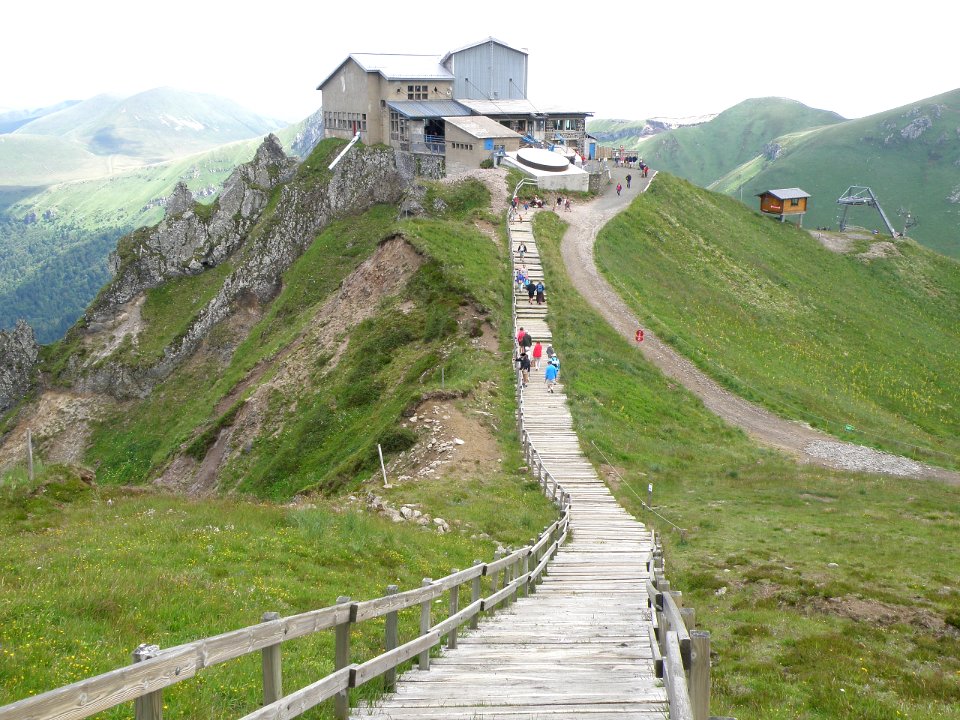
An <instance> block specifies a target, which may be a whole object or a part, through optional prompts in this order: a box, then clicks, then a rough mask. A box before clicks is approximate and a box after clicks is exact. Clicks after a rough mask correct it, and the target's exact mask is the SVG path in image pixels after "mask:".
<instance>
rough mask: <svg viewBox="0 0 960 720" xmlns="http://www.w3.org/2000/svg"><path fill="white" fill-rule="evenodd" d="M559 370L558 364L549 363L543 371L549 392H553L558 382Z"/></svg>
mask: <svg viewBox="0 0 960 720" xmlns="http://www.w3.org/2000/svg"><path fill="white" fill-rule="evenodd" d="M558 373H559V370H558V369H557V366H556V365H553V364H551V363H547V368H546V369H545V370H544V371H543V379H544V380H545V381H546V383H547V392H549V393H552V392H553V386H554V385H556V384H557V374H558Z"/></svg>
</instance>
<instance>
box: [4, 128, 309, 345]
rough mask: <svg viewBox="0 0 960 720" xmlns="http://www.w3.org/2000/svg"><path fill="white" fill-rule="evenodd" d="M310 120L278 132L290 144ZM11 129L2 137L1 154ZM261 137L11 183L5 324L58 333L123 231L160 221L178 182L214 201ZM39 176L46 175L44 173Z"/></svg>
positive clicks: (46, 335)
mask: <svg viewBox="0 0 960 720" xmlns="http://www.w3.org/2000/svg"><path fill="white" fill-rule="evenodd" d="M305 123H306V121H304V122H301V123H297V124H295V125H291V126H289V127H288V128H285V129H284V130H283V131H281V132H280V133H278V137H279V138H280V139H281V141H282V142H283V144H284V146H285V147H286V148H287V150H288V152H292V147H293V144H294V142H295V139H296V137H297V135H298V134H299V133H301V132H303V131H304V127H305ZM10 137H11V136H5V137H0V156H2V152H3V148H4V147H5V142H8V141H10ZM24 140H29V141H30V142H33V141H39V142H40V143H42V144H44V145H47V146H49V145H50V144H53V145H59V144H64V143H65V141H62V140H60V139H59V138H40V137H30V138H27V137H26V136H24V137H23V138H19V139H18V140H17V142H22V141H24ZM261 142H262V138H259V137H257V138H253V139H250V140H244V141H240V142H235V143H230V144H227V145H222V146H220V147H216V148H214V149H212V150H208V151H205V152H202V153H196V154H194V155H189V156H186V157H182V158H177V159H175V160H170V161H167V162H163V163H156V164H153V165H147V166H142V167H137V168H133V169H129V170H126V171H123V172H114V173H112V174H99V173H94V175H93V176H92V177H88V178H86V179H80V180H76V181H73V182H61V183H57V184H55V185H52V186H51V187H39V188H23V189H19V192H14V189H13V188H12V187H9V188H8V192H7V193H6V195H7V196H8V197H9V198H10V199H9V200H8V201H7V202H8V203H9V204H8V206H7V207H6V209H5V211H4V212H3V213H2V214H0V329H6V328H11V327H13V326H14V325H15V324H16V322H17V320H18V319H20V318H23V319H25V320H26V321H27V322H29V323H30V325H31V326H33V328H34V330H35V331H36V333H37V337H38V339H39V340H40V342H43V343H50V342H53V341H55V340H58V339H59V338H60V337H62V336H63V333H64V332H65V331H66V330H67V328H69V327H70V326H71V325H72V324H73V323H74V322H75V321H76V319H77V318H78V317H79V316H80V314H81V313H82V312H83V309H84V308H85V307H86V306H87V304H88V303H89V302H90V301H91V300H92V299H93V297H94V296H95V295H96V293H97V290H99V288H100V287H101V286H102V285H103V283H104V282H106V280H107V277H108V275H107V255H108V254H109V253H110V251H111V250H113V248H114V246H115V245H116V241H117V238H119V237H120V236H121V235H123V234H124V233H125V232H129V231H130V230H132V229H134V228H138V227H144V226H147V225H153V224H156V223H157V222H159V220H160V219H161V218H162V217H163V205H162V203H161V200H162V199H163V198H165V197H166V196H167V195H169V194H170V192H171V191H172V190H173V187H174V186H175V185H176V184H177V183H178V182H184V183H186V184H187V187H189V188H190V190H191V192H193V193H194V195H195V196H196V197H198V198H201V199H202V200H205V201H207V202H209V201H210V199H212V198H213V197H214V196H216V194H218V193H219V191H220V189H221V188H222V186H223V183H224V181H225V180H226V179H227V177H228V176H229V175H230V173H231V172H233V169H234V168H235V167H236V166H238V165H240V164H241V163H244V162H247V161H249V160H250V158H252V157H253V155H254V153H255V152H256V149H257V147H258V146H259V145H260V143H261ZM10 144H11V145H13V144H15V143H13V142H12V141H10ZM70 146H71V147H76V146H75V145H72V144H71V145H70ZM41 157H42V156H41ZM88 157H90V158H93V159H94V160H96V161H97V162H99V161H100V159H98V158H95V157H94V156H92V155H89V156H88ZM68 164H69V163H68ZM0 166H2V163H0ZM74 169H75V168H74ZM37 179H38V181H40V180H43V175H41V176H40V177H38V178H37ZM47 179H49V178H47ZM0 195H3V193H2V192H0ZM4 216H6V217H5V218H4ZM28 217H30V218H33V222H32V223H30V224H26V223H25V222H24V218H28Z"/></svg>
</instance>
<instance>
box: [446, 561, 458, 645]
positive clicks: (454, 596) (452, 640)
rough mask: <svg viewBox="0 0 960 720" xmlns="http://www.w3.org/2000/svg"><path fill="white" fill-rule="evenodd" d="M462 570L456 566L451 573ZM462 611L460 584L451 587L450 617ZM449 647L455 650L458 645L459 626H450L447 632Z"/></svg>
mask: <svg viewBox="0 0 960 720" xmlns="http://www.w3.org/2000/svg"><path fill="white" fill-rule="evenodd" d="M458 572H460V570H459V569H457V568H454V569H453V570H451V571H450V574H451V575H453V574H454V573H458ZM459 611H460V586H459V585H454V586H453V587H452V588H450V615H449V616H448V617H453V616H454V615H456V614H457V613H458V612H459ZM447 647H448V648H449V649H450V650H453V649H454V648H456V647H457V628H455V627H454V628H450V632H448V633H447Z"/></svg>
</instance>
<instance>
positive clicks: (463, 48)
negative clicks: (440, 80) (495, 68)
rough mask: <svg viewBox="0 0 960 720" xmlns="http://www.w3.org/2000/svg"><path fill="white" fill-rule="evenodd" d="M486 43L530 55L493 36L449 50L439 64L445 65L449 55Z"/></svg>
mask: <svg viewBox="0 0 960 720" xmlns="http://www.w3.org/2000/svg"><path fill="white" fill-rule="evenodd" d="M488 42H492V43H496V44H497V45H503V46H504V47H505V48H509V49H510V50H514V51H516V52H518V53H523V54H524V55H529V54H530V53H528V52H527V51H526V50H525V49H522V48H518V47H514V46H513V45H510V44H509V43H505V42H504V41H503V40H497V39H496V38H495V37H493V36H492V35H491V36H490V37H486V38H484V39H483V40H478V41H477V42H474V43H470V44H469V45H464V46H463V47H458V48H457V49H456V50H450V51H448V52H446V53H444V54H443V57H442V58H440V62H441V63H445V62H446V61H447V58H449V57H450V56H451V55H456V54H457V53H458V52H463V51H464V50H469V49H470V48H475V47H477V46H478V45H486V44H487V43H488Z"/></svg>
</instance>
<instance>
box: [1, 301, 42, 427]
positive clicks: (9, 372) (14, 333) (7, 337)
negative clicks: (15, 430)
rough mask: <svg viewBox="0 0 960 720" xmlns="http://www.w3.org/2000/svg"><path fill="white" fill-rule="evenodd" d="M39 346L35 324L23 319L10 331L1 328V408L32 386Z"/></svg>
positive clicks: (6, 407) (18, 398)
mask: <svg viewBox="0 0 960 720" xmlns="http://www.w3.org/2000/svg"><path fill="white" fill-rule="evenodd" d="M39 350H40V347H39V346H38V345H37V339H36V338H35V337H34V335H33V328H32V327H30V326H29V325H28V324H27V323H25V322H24V321H23V320H19V321H18V322H17V325H16V327H15V328H14V329H13V330H10V331H9V332H7V331H4V330H0V412H3V411H4V410H7V409H8V408H10V407H12V406H13V405H15V404H16V403H17V401H18V400H20V398H22V397H23V396H24V395H25V394H26V393H27V391H28V390H29V389H30V385H31V383H32V382H33V372H34V366H35V365H36V363H37V352H38V351H39Z"/></svg>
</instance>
